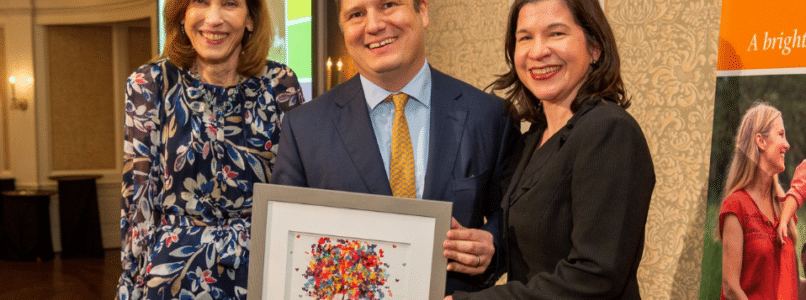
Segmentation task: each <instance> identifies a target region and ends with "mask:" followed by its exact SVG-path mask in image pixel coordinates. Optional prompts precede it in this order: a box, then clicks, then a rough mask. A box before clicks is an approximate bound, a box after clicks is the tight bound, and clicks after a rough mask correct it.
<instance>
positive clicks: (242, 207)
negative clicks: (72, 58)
mask: <svg viewBox="0 0 806 300" xmlns="http://www.w3.org/2000/svg"><path fill="white" fill-rule="evenodd" d="M302 102H303V97H302V92H301V90H300V87H299V82H298V81H297V78H296V76H295V75H294V73H293V71H291V69H289V68H288V67H287V66H285V65H282V64H280V63H276V62H272V61H268V62H267V64H266V69H265V70H264V73H263V74H262V75H261V76H259V77H252V78H247V79H244V80H243V81H241V83H240V84H238V85H235V86H232V87H226V88H223V87H220V86H213V85H208V84H205V83H202V82H201V80H200V78H199V77H198V75H196V74H195V73H192V72H190V71H189V70H187V69H183V68H179V67H176V66H174V65H172V64H171V63H170V62H169V61H168V60H167V59H163V60H160V61H157V62H155V63H151V64H147V65H144V66H142V67H140V68H139V69H138V70H137V71H135V72H134V73H133V74H132V75H131V76H130V77H129V78H128V80H127V81H126V119H125V122H126V124H125V137H126V138H125V142H124V164H123V182H122V194H123V198H122V205H121V207H122V209H121V219H120V227H121V237H122V248H121V263H122V265H123V274H122V275H121V277H120V281H119V284H118V291H117V293H118V294H117V298H118V299H126V300H128V299H246V281H247V267H248V265H249V262H248V260H249V239H250V236H249V233H250V228H251V210H252V187H253V184H254V183H256V182H268V181H269V179H270V177H271V169H272V166H273V164H274V157H275V155H276V154H277V142H278V141H279V139H280V138H279V134H280V120H281V118H282V115H283V111H287V110H289V109H291V108H293V107H295V106H297V105H299V104H301V103H302Z"/></svg>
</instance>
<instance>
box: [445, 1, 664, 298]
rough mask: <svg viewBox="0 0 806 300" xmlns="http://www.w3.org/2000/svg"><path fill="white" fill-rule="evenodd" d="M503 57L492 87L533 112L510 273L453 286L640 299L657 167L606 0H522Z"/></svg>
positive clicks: (507, 234)
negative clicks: (484, 283) (625, 79)
mask: <svg viewBox="0 0 806 300" xmlns="http://www.w3.org/2000/svg"><path fill="white" fill-rule="evenodd" d="M506 57H507V63H508V65H509V68H510V71H509V72H508V73H507V74H505V75H503V76H501V78H499V79H498V80H497V81H496V82H495V88H496V89H499V90H506V91H507V97H506V100H507V107H508V109H509V111H510V113H511V114H512V115H513V116H514V118H515V119H516V120H527V121H529V122H531V123H532V126H531V128H530V129H529V131H528V132H527V133H525V134H524V135H523V137H522V140H521V143H520V145H519V147H518V149H519V153H520V154H519V155H517V156H513V157H512V161H511V163H512V167H511V168H510V174H511V175H510V176H508V178H509V179H508V180H505V183H504V184H505V186H506V187H508V189H507V192H506V195H505V196H504V199H503V201H502V206H503V211H504V219H503V220H504V223H503V237H504V239H505V243H506V249H505V253H504V256H503V257H504V259H505V260H506V262H507V264H506V265H507V269H506V271H507V273H508V280H509V282H507V283H506V284H504V285H499V286H494V287H491V288H488V289H486V290H483V291H481V292H476V293H470V294H468V293H456V294H454V295H453V297H452V298H453V299H457V300H458V299H640V295H639V293H638V281H637V279H636V272H637V269H638V264H639V263H640V261H641V254H642V251H643V246H644V226H645V223H646V219H647V212H648V209H649V201H650V198H651V195H652V190H653V188H654V186H655V172H654V168H653V165H652V159H651V157H650V154H649V148H648V147H647V143H646V140H645V138H644V135H643V133H642V131H641V128H640V127H639V126H638V123H637V122H636V121H635V120H634V119H633V118H632V117H631V116H630V115H629V114H628V113H627V112H626V111H625V110H624V109H625V108H626V107H628V106H629V105H630V100H629V99H628V98H627V97H626V96H625V92H624V87H623V83H622V81H621V76H620V70H619V64H620V63H619V56H618V52H617V50H616V42H615V39H614V37H613V33H612V31H611V29H610V26H609V25H608V23H607V20H606V19H605V16H604V13H603V12H602V9H601V7H600V6H599V3H598V2H597V1H592V0H516V1H515V3H514V4H513V6H512V10H511V12H510V17H509V24H508V28H507V36H506ZM450 298H451V297H446V299H450Z"/></svg>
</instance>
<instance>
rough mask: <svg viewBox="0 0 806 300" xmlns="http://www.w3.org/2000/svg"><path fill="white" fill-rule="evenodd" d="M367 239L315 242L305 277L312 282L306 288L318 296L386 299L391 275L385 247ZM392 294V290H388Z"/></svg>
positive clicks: (368, 299) (319, 297) (324, 239)
mask: <svg viewBox="0 0 806 300" xmlns="http://www.w3.org/2000/svg"><path fill="white" fill-rule="evenodd" d="M375 248H377V245H375V244H369V243H367V242H359V241H355V240H352V241H348V240H345V239H336V242H335V243H332V242H331V239H330V238H328V237H321V238H319V241H318V242H317V243H315V244H313V245H311V252H310V254H311V260H310V262H309V263H308V269H307V270H306V271H305V274H303V275H302V276H303V277H305V279H307V280H308V281H307V282H306V283H305V285H304V286H303V288H302V290H303V291H305V292H307V293H308V296H310V297H314V298H315V299H322V300H324V299H327V300H330V299H338V298H336V297H338V296H341V299H361V300H375V299H383V298H384V292H383V290H382V288H383V287H384V284H385V283H386V281H387V279H388V278H389V275H388V273H387V272H386V269H388V268H389V265H387V264H385V263H383V262H382V261H381V259H382V258H383V250H382V249H378V251H377V252H376V250H375ZM387 292H388V293H391V291H388V290H387Z"/></svg>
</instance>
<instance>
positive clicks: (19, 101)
mask: <svg viewBox="0 0 806 300" xmlns="http://www.w3.org/2000/svg"><path fill="white" fill-rule="evenodd" d="M31 81H32V79H31V78H28V83H31ZM8 82H9V83H11V109H17V110H21V111H25V110H26V109H28V99H25V98H17V92H16V86H17V83H16V82H17V80H16V79H15V78H14V76H11V77H9V78H8Z"/></svg>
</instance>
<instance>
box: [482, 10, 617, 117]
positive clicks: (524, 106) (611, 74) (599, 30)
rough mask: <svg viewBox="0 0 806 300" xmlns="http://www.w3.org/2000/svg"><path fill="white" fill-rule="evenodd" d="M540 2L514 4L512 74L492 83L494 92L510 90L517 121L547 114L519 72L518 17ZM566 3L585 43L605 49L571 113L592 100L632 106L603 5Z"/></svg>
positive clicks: (508, 51) (508, 45)
mask: <svg viewBox="0 0 806 300" xmlns="http://www.w3.org/2000/svg"><path fill="white" fill-rule="evenodd" d="M540 1H546V0H515V3H513V4H512V9H511V10H510V12H509V20H508V21H507V22H508V24H507V32H506V37H505V38H504V50H505V55H506V61H507V67H508V68H509V71H508V72H507V73H505V74H503V75H500V76H499V77H498V79H496V80H495V82H493V84H492V86H493V89H495V90H504V91H506V92H505V93H506V97H505V100H506V104H505V105H506V109H507V111H508V112H509V113H510V115H511V116H512V117H513V118H515V119H516V120H526V121H529V122H535V121H536V119H537V116H539V115H542V114H543V112H542V108H541V105H540V100H539V99H537V97H535V96H534V94H532V92H530V91H529V89H527V88H526V86H525V85H524V84H523V82H521V80H520V78H518V74H517V71H516V70H515V63H514V57H515V44H516V41H515V31H517V30H518V28H517V27H518V15H520V11H521V9H522V8H523V6H524V5H526V4H529V3H536V2H540ZM562 1H563V2H565V5H566V6H567V7H568V10H569V11H571V15H573V17H574V21H575V22H576V23H577V25H579V26H580V27H582V29H583V31H584V32H585V40H586V41H587V43H588V45H589V46H591V47H597V48H599V49H600V50H601V56H600V57H599V59H598V62H596V63H595V64H591V70H590V73H588V76H587V78H586V79H585V82H584V83H583V84H582V87H580V89H579V93H577V96H576V98H575V99H574V101H573V102H572V103H571V111H573V112H576V111H577V109H579V106H580V104H581V103H582V102H583V101H585V100H586V99H589V98H594V99H600V100H606V101H612V102H615V103H617V104H618V105H620V106H621V107H624V108H627V107H629V106H630V99H629V98H628V97H627V96H626V94H625V92H624V83H623V82H622V81H621V61H620V60H619V55H618V50H617V49H616V39H615V37H614V36H613V31H612V30H611V29H610V25H609V24H608V23H607V19H606V18H605V15H604V11H602V8H601V7H600V6H599V2H598V1H593V0H562Z"/></svg>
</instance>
